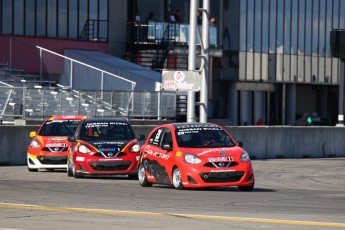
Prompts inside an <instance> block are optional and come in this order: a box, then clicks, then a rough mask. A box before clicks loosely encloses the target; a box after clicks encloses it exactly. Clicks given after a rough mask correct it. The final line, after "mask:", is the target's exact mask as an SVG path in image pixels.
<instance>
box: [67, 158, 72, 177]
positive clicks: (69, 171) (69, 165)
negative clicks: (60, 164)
mask: <svg viewBox="0 0 345 230" xmlns="http://www.w3.org/2000/svg"><path fill="white" fill-rule="evenodd" d="M67 176H68V177H72V176H73V171H72V169H71V163H70V161H69V160H68V161H67Z"/></svg>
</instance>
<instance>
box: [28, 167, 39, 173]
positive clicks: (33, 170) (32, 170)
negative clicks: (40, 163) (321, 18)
mask: <svg viewBox="0 0 345 230" xmlns="http://www.w3.org/2000/svg"><path fill="white" fill-rule="evenodd" d="M28 170H29V172H38V169H31V168H28Z"/></svg>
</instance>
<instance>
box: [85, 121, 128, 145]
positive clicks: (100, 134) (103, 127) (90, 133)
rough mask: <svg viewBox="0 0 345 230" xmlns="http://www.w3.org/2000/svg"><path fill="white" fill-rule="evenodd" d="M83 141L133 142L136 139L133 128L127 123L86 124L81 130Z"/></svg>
mask: <svg viewBox="0 0 345 230" xmlns="http://www.w3.org/2000/svg"><path fill="white" fill-rule="evenodd" d="M80 139H81V140H93V139H96V140H132V139H135V135H134V132H133V130H132V128H131V126H130V125H129V124H128V123H125V122H104V121H102V122H94V123H85V124H84V125H83V127H81V130H80Z"/></svg>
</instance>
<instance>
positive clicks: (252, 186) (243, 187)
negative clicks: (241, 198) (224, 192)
mask: <svg viewBox="0 0 345 230" xmlns="http://www.w3.org/2000/svg"><path fill="white" fill-rule="evenodd" d="M254 184H255V182H254V181H253V183H252V184H251V185H250V186H238V189H239V190H240V191H243V192H251V191H253V189H254Z"/></svg>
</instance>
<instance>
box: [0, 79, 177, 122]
mask: <svg viewBox="0 0 345 230" xmlns="http://www.w3.org/2000/svg"><path fill="white" fill-rule="evenodd" d="M175 108H176V94H175V92H133V91H76V90H71V89H64V88H59V87H56V88H24V87H23V88H21V87H2V86H0V120H1V121H5V122H13V121H14V120H15V119H22V120H42V121H43V120H44V119H46V118H48V117H50V116H53V115H89V116H94V117H105V116H121V117H127V118H135V119H157V120H161V119H163V118H166V119H173V118H175V116H176V111H175Z"/></svg>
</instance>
